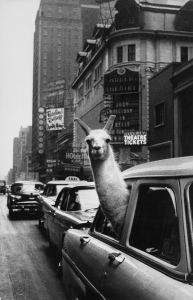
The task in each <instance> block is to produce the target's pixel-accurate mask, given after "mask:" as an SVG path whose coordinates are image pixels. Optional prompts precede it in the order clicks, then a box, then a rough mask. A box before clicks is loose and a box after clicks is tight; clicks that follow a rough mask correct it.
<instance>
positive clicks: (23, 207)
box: [10, 202, 41, 212]
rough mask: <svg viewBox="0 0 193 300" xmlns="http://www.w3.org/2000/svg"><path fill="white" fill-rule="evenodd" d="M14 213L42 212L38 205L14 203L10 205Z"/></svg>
mask: <svg viewBox="0 0 193 300" xmlns="http://www.w3.org/2000/svg"><path fill="white" fill-rule="evenodd" d="M10 209H11V210H12V211H28V212H41V208H40V206H39V205H38V204H37V203H31V202H29V203H26V202H24V203H13V204H10Z"/></svg>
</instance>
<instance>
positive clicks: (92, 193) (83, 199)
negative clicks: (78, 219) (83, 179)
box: [75, 189, 99, 210]
mask: <svg viewBox="0 0 193 300" xmlns="http://www.w3.org/2000/svg"><path fill="white" fill-rule="evenodd" d="M75 204H79V209H77V210H87V209H91V208H97V207H98V206H99V199H98V195H97V192H96V190H95V189H85V190H78V191H77V192H76V199H75Z"/></svg>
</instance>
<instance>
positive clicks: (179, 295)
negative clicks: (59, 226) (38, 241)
mask: <svg viewBox="0 0 193 300" xmlns="http://www.w3.org/2000/svg"><path fill="white" fill-rule="evenodd" d="M122 175H123V178H124V179H125V181H126V183H127V186H128V189H129V190H130V198H129V202H128V207H127V211H126V214H125V220H124V226H123V231H122V234H121V236H120V237H118V236H116V234H115V232H114V231H113V229H112V226H111V224H110V223H109V221H108V220H107V219H106V217H105V216H104V214H103V212H102V210H101V209H99V210H98V212H97V214H96V216H95V218H94V221H93V224H92V226H91V227H90V229H88V230H87V231H82V230H76V229H70V230H68V232H67V233H66V235H65V238H64V243H63V248H62V268H63V282H64V289H65V292H66V295H67V298H68V299H79V300H81V299H95V300H96V299H101V300H102V299H103V300H105V299H106V300H117V299H121V300H128V299H132V300H139V299H141V300H155V299H156V300H171V299H173V300H174V299H175V300H193V157H192V156H191V157H182V158H173V159H167V160H160V161H155V162H150V163H146V164H141V165H138V166H135V167H132V168H130V169H128V170H125V171H124V172H122Z"/></svg>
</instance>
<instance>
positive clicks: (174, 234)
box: [129, 185, 180, 265]
mask: <svg viewBox="0 0 193 300" xmlns="http://www.w3.org/2000/svg"><path fill="white" fill-rule="evenodd" d="M129 243H130V245H131V246H133V247H135V248H137V249H139V250H141V251H144V252H146V253H149V254H151V255H153V256H156V257H158V258H160V259H163V260H164V261H167V262H169V263H170V264H173V265H177V264H178V263H179V261H180V239H179V225H178V216H177V209H176V202H175V195H174V192H173V190H172V189H171V188H168V187H155V186H146V185H145V186H142V187H141V188H140V191H139V196H138V201H137V207H136V211H135V216H134V222H133V227H132V230H131V235H130V239H129Z"/></svg>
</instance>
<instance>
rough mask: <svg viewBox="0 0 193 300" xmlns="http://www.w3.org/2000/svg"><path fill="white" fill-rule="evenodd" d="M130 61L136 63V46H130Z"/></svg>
mask: <svg viewBox="0 0 193 300" xmlns="http://www.w3.org/2000/svg"><path fill="white" fill-rule="evenodd" d="M128 61H135V45H128Z"/></svg>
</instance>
